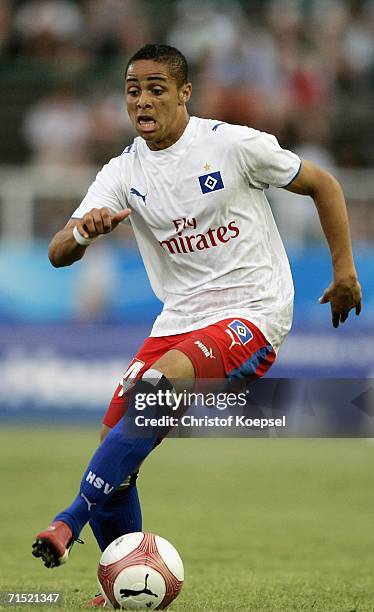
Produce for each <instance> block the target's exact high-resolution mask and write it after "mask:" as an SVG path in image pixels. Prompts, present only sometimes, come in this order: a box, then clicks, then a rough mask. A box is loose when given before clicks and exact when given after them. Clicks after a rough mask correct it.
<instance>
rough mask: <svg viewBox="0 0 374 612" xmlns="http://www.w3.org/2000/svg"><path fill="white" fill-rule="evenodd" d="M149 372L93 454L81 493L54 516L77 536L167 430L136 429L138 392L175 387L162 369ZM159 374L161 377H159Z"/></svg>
mask: <svg viewBox="0 0 374 612" xmlns="http://www.w3.org/2000/svg"><path fill="white" fill-rule="evenodd" d="M148 372H149V373H150V374H151V375H152V382H147V381H146V380H144V379H142V380H140V381H138V383H137V384H136V385H135V387H134V388H133V390H132V399H131V400H130V401H129V404H128V409H127V412H126V414H125V416H124V417H123V418H122V419H121V420H120V421H119V422H118V423H117V424H116V425H115V427H113V429H112V430H111V431H110V432H109V433H108V435H107V436H106V438H105V439H104V441H103V442H102V443H101V445H100V446H99V447H98V449H97V451H96V452H95V454H94V456H93V457H92V459H91V461H90V463H89V465H88V468H87V470H86V472H85V474H84V476H83V478H82V481H81V485H80V489H79V493H78V495H77V497H76V498H75V500H74V501H73V503H72V504H71V505H70V506H69V507H68V508H66V509H65V510H63V511H62V512H60V513H59V514H58V515H57V516H56V517H55V518H54V521H63V522H64V523H66V524H67V525H69V527H70V528H71V530H72V532H73V536H74V538H78V536H79V534H80V532H81V530H82V529H83V527H84V525H85V524H86V523H88V521H90V520H91V519H92V518H93V517H94V515H95V513H96V512H97V511H99V509H100V508H101V507H102V506H103V505H104V503H105V502H106V501H107V500H108V499H109V497H110V495H112V494H113V493H114V492H115V490H116V489H117V487H118V486H119V485H120V484H121V483H123V481H124V480H125V479H126V478H127V477H128V476H130V474H132V473H133V472H134V471H135V470H136V469H137V468H138V466H139V465H140V464H141V463H142V461H143V460H144V459H145V458H146V457H147V455H149V453H150V452H151V451H152V449H153V448H154V447H155V446H156V444H157V442H158V440H159V439H160V437H162V436H163V435H165V431H164V432H163V434H161V430H158V428H155V429H151V430H150V429H149V428H148V430H147V432H146V435H145V437H144V438H138V437H136V435H138V431H136V428H135V430H134V417H135V415H136V414H138V413H137V411H136V409H135V398H136V395H137V394H138V393H139V392H141V393H147V392H149V391H151V392H153V393H154V392H157V390H158V389H161V390H165V389H168V390H171V389H173V386H172V385H171V383H170V382H169V381H168V380H167V379H166V378H165V377H164V376H163V375H162V374H161V372H157V371H156V370H149V371H148ZM148 372H146V374H145V375H144V377H145V376H146V375H147V374H148ZM156 376H158V380H155V378H156ZM155 382H156V384H154V383H155Z"/></svg>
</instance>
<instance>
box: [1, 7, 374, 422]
mask: <svg viewBox="0 0 374 612" xmlns="http://www.w3.org/2000/svg"><path fill="white" fill-rule="evenodd" d="M146 42H164V43H168V44H171V45H175V46H177V47H178V48H179V49H181V51H182V52H184V53H185V55H186V56H187V59H188V60H189V63H190V67H191V75H190V76H191V81H192V83H193V86H194V94H193V97H192V102H191V104H190V112H191V114H197V115H199V116H203V117H214V118H216V119H221V120H224V121H228V122H232V123H240V124H244V125H249V126H252V127H255V128H257V129H260V130H264V131H268V132H271V133H274V134H275V135H276V136H277V137H278V139H279V141H280V143H281V144H282V146H283V147H284V148H290V149H292V150H293V151H295V152H296V153H298V154H299V155H300V156H302V157H305V158H307V159H310V160H312V161H314V162H316V163H318V164H320V165H321V166H322V167H323V168H326V169H328V170H330V171H332V172H333V173H334V174H335V176H337V178H338V179H339V180H340V181H341V183H342V185H343V188H344V191H345V194H346V199H347V205H348V209H349V216H350V222H351V228H352V237H353V243H354V251H355V256H356V262H357V268H358V272H359V276H360V280H361V283H362V285H363V291H364V309H363V312H362V314H361V316H360V317H359V318H357V319H356V317H355V316H354V315H352V314H351V316H350V318H349V320H348V321H347V322H346V323H345V325H344V326H343V327H340V328H339V329H338V330H334V329H333V328H332V326H331V323H330V312H329V307H328V306H321V305H319V304H318V297H319V296H320V295H321V294H322V292H323V289H324V288H325V287H326V286H327V285H328V284H329V282H330V280H331V265H330V259H329V253H328V250H327V247H326V244H325V241H324V239H323V236H322V232H321V229H320V225H319V222H318V218H317V214H316V211H315V209H314V206H313V203H312V201H311V200H309V198H302V197H299V196H295V195H292V194H290V193H288V192H285V191H283V190H269V194H268V197H269V199H270V202H271V205H272V208H273V212H274V215H275V217H276V220H277V223H278V227H279V229H280V232H281V235H282V237H283V240H284V242H285V244H286V247H287V251H288V254H289V257H290V261H291V267H292V271H293V275H294V281H295V288H296V302H295V323H294V328H293V331H292V332H291V334H290V336H289V338H288V339H287V340H286V342H285V344H284V346H283V347H282V349H281V351H280V353H279V357H278V360H277V364H276V365H275V366H274V367H273V368H272V371H271V375H272V376H279V377H283V376H288V377H348V378H349V377H366V376H372V375H373V373H374V350H373V346H374V332H373V323H374V246H373V240H374V172H373V169H374V113H373V109H374V1H373V0H261V1H260V0H228V1H226V2H225V1H223V0H221V1H220V0H216V1H213V0H212V1H211V0H199V1H198V2H197V1H196V0H148V1H146V0H75V1H73V0H0V90H1V95H0V236H1V243H0V371H1V376H0V407H1V408H0V414H1V418H2V419H15V418H22V419H23V420H24V419H32V418H33V417H34V416H35V415H36V414H40V411H46V413H48V415H49V416H50V418H56V416H57V415H65V416H66V414H68V415H69V418H70V419H75V418H76V419H79V418H81V417H82V415H90V414H92V415H96V416H95V418H97V414H98V412H97V411H98V410H100V411H102V410H103V409H104V408H105V407H106V405H107V402H108V400H109V398H110V397H111V394H112V391H113V388H114V387H115V386H116V384H117V382H118V380H119V378H120V376H121V373H122V372H123V371H124V370H125V367H126V365H127V363H128V362H129V361H130V359H131V358H132V355H133V354H134V353H135V352H136V350H137V348H138V347H139V345H140V344H141V342H142V341H143V339H144V338H145V337H146V336H147V335H148V333H149V330H150V328H151V325H152V322H153V320H154V318H155V316H156V315H157V313H158V312H159V311H160V309H161V304H160V303H159V302H158V301H157V300H156V298H155V297H154V296H153V295H152V292H151V289H150V287H149V284H148V280H147V278H146V274H145V272H144V270H143V267H142V263H141V261H140V257H139V254H138V250H137V247H136V245H135V243H134V240H133V237H132V234H131V230H130V229H129V228H128V227H121V228H118V229H117V230H116V232H114V233H113V235H111V236H110V237H109V238H107V239H105V241H104V240H103V241H98V242H97V243H95V244H94V245H93V246H92V247H90V252H89V256H88V257H86V258H85V259H84V260H83V261H82V262H80V263H78V264H75V265H73V266H72V267H70V268H66V269H59V270H55V269H53V268H52V267H51V265H50V264H49V261H48V258H47V246H48V243H49V241H50V239H51V238H52V236H53V235H54V233H55V232H56V231H57V230H59V229H60V228H61V227H62V226H63V225H64V224H65V223H66V221H67V220H68V219H69V217H70V215H71V214H72V212H73V211H74V209H75V208H76V207H77V205H78V204H79V202H80V200H81V199H82V197H83V196H84V194H85V192H86V190H87V188H88V186H89V185H90V183H91V181H92V180H93V178H94V177H95V174H96V172H97V171H98V169H99V168H100V167H101V166H102V165H103V164H104V163H105V162H106V161H108V159H109V158H110V157H113V156H116V155H119V154H120V153H121V152H122V150H123V149H124V147H125V146H126V145H127V144H129V143H130V142H131V141H132V139H133V137H134V134H133V133H132V130H131V126H130V124H129V120H128V118H127V115H126V111H125V104H124V95H123V81H124V66H125V64H126V62H127V60H128V58H129V56H130V55H131V54H132V53H133V52H134V51H135V50H137V48H139V47H140V46H142V45H143V44H145V43H146ZM51 408H53V409H54V410H53V411H51ZM51 415H52V416H51Z"/></svg>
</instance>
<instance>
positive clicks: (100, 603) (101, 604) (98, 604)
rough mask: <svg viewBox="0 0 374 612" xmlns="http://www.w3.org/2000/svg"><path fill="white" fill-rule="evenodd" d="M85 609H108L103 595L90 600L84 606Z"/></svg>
mask: <svg viewBox="0 0 374 612" xmlns="http://www.w3.org/2000/svg"><path fill="white" fill-rule="evenodd" d="M84 607H85V608H106V601H105V599H104V597H103V596H102V595H96V597H94V598H93V599H90V601H88V602H87V603H86V605H85V606H84Z"/></svg>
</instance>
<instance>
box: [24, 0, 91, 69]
mask: <svg viewBox="0 0 374 612" xmlns="http://www.w3.org/2000/svg"><path fill="white" fill-rule="evenodd" d="M14 25H15V29H16V31H17V32H18V33H19V35H20V37H21V40H22V41H23V44H24V46H25V51H26V52H27V53H30V54H31V55H34V56H37V57H45V58H48V57H51V56H54V55H56V54H58V52H59V50H60V48H61V45H62V44H63V43H67V42H70V43H71V42H73V43H74V42H75V41H77V40H79V36H80V35H81V33H82V29H83V17H82V13H81V10H80V8H79V6H77V5H76V4H74V3H73V2H70V1H69V0H30V1H29V2H27V3H25V4H23V5H21V7H20V8H19V10H18V11H17V12H16V15H15V20H14Z"/></svg>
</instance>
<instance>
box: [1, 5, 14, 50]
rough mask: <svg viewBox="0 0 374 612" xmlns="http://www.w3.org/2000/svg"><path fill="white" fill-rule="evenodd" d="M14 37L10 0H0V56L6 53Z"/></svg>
mask: <svg viewBox="0 0 374 612" xmlns="http://www.w3.org/2000/svg"><path fill="white" fill-rule="evenodd" d="M11 36H12V14H11V11H10V3H9V0H0V55H1V54H3V53H4V52H6V50H7V48H8V44H9V42H10V39H11Z"/></svg>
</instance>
